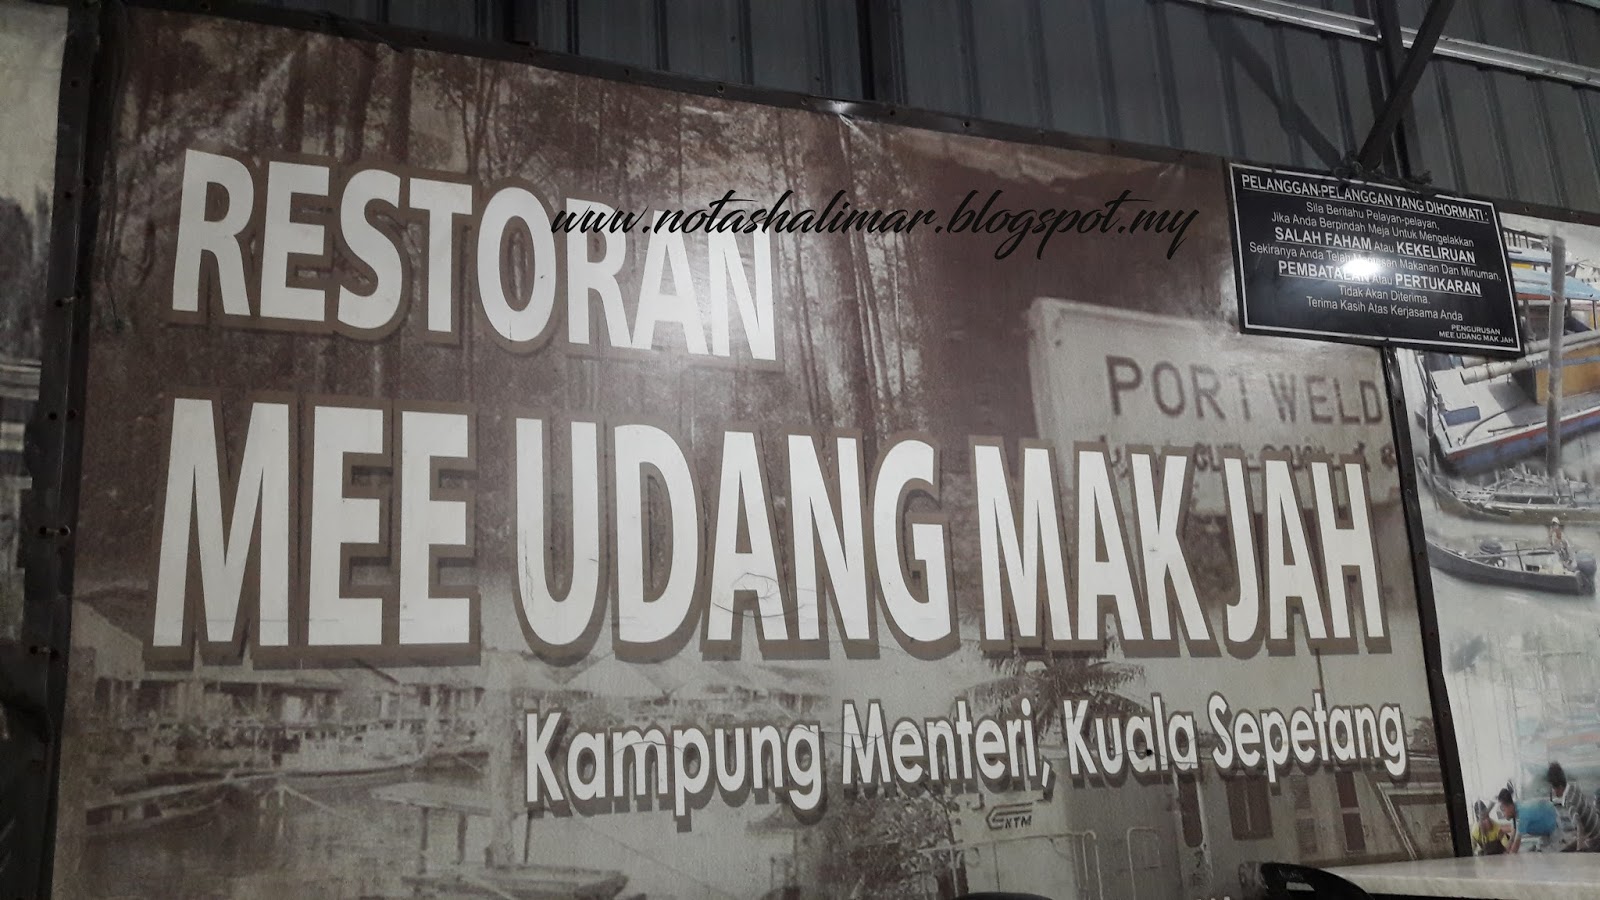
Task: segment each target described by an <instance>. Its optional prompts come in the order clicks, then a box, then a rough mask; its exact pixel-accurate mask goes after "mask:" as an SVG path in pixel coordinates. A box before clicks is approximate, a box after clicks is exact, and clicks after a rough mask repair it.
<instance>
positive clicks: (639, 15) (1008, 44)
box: [271, 0, 1600, 211]
mask: <svg viewBox="0 0 1600 900" xmlns="http://www.w3.org/2000/svg"><path fill="white" fill-rule="evenodd" d="M271 5H274V6H286V7H294V8H301V9H315V10H325V11H328V12H333V13H336V14H339V15H343V16H349V17H352V18H357V19H363V20H367V21H374V22H386V23H392V24H395V25H403V26H407V27H413V28H421V29H426V30H431V31H440V32H446V33H450V34H455V35H459V36H470V37H478V38H487V39H491V40H504V41H512V42H518V43H526V44H532V45H534V46H538V47H541V48H544V49H548V50H556V51H560V52H566V53H576V54H579V55H582V56H589V57H594V58H597V59H604V60H611V61H616V62H624V63H628V64H632V65H638V66H642V67H645V68H650V69H660V70H664V71H669V72H674V73H678V74H683V75H692V76H697V77H703V78H710V79H716V80H720V81H729V82H738V83H744V84H752V85H757V86H761V87H773V88H781V89H784V90H793V91H802V92H806V93H813V94H822V95H825V96H832V97H843V98H850V99H859V98H866V99H875V100H881V101H885V102H890V103H897V104H904V105H908V106H913V107H919V108H925V109H931V110H936V111H939V112H945V113H953V114H956V115H971V116H975V117H979V118H984V119H992V120H996V121H1001V122H1007V123H1012V124H1020V125H1028V126H1036V127H1040V128H1046V129H1050V130H1055V131H1065V132H1070V133H1073V134H1080V135H1086V136H1094V137H1106V138H1113V139H1117V140H1127V141H1137V142H1142V143H1149V144H1157V145H1165V146H1170V147H1179V148H1182V149H1186V150H1196V151H1201V152H1206V153H1216V154H1220V155H1223V156H1231V157H1236V158H1241V159H1248V160H1252V161H1257V162H1265V163H1280V164H1288V165H1296V166H1309V167H1312V168H1325V167H1331V166H1333V165H1335V164H1337V163H1338V162H1339V161H1340V159H1341V158H1342V157H1343V156H1344V154H1345V153H1347V152H1348V151H1350V150H1352V149H1354V148H1355V147H1357V146H1359V145H1360V144H1361V142H1362V139H1363V137H1364V136H1365V134H1366V132H1367V129H1368V128H1369V127H1370V126H1371V124H1372V119H1373V112H1372V111H1373V109H1374V108H1375V105H1376V103H1377V102H1378V100H1379V99H1380V98H1381V94H1382V88H1381V76H1380V74H1379V68H1378V45H1377V43H1376V42H1374V41H1372V40H1365V39H1359V38H1354V37H1344V36H1334V35H1330V34H1326V33H1322V32H1319V31H1316V30H1313V29H1311V28H1308V27H1300V26H1297V25H1293V24H1286V23H1282V22H1271V21H1266V20H1264V19H1261V18H1257V17H1253V16H1249V15H1243V14H1239V13H1236V12H1223V11H1218V10H1213V9H1208V8H1206V7H1205V6H1204V5H1203V4H1200V3H1197V2H1194V0H1050V2H1037V0H1035V2H1016V3H1004V4H993V5H984V4H978V3H974V2H972V0H930V2H918V3H915V4H902V3H899V2H891V0H865V2H855V0H776V2H748V0H720V2H693V3H684V2H670V0H601V2H584V3H581V4H580V3H572V2H567V0H474V2H470V3H469V2H461V3H454V2H451V3H445V2H438V0H278V2H275V3H272V4H271ZM1297 5H1301V6H1304V7H1306V8H1307V9H1306V15H1307V16H1308V17H1311V18H1316V16H1317V14H1320V13H1324V12H1328V13H1333V14H1336V15H1337V16H1339V17H1342V18H1340V19H1339V20H1338V21H1339V22H1340V23H1341V24H1345V25H1349V24H1352V23H1353V24H1354V25H1355V26H1356V27H1357V28H1361V27H1363V26H1362V22H1365V23H1366V26H1364V27H1366V28H1367V29H1368V31H1369V32H1370V20H1371V18H1372V7H1373V4H1372V2H1371V0H1319V2H1304V3H1301V4H1297ZM1426 5H1427V4H1426V3H1425V2H1424V0H1400V3H1399V6H1400V13H1401V20H1402V24H1403V25H1404V26H1405V27H1408V28H1415V27H1416V26H1417V25H1418V24H1419V23H1420V21H1421V18H1422V11H1423V10H1424V9H1425V7H1426ZM980 7H981V9H980ZM1291 14H1292V13H1291ZM1445 36H1446V38H1447V39H1459V40H1464V41H1472V42H1476V43H1479V44H1486V45H1489V46H1491V47H1496V48H1504V49H1507V50H1512V51H1516V52H1519V53H1525V54H1532V55H1534V56H1538V57H1546V58H1549V59H1552V60H1556V61H1559V62H1561V63H1566V64H1570V65H1574V66H1578V67H1596V66H1600V9H1596V8H1594V7H1593V6H1591V5H1586V4H1580V3H1576V2H1571V0H1464V2H1460V3H1457V4H1456V8H1455V11H1454V12H1453V13H1452V15H1451V17H1450V19H1449V21H1448V23H1447V27H1446V28H1445ZM863 38H865V40H863ZM869 67H870V68H869ZM1587 75H1588V76H1590V81H1589V85H1590V86H1588V87H1585V86H1583V85H1580V84H1577V83H1575V82H1572V81H1558V80H1553V79H1547V78H1536V77H1529V76H1528V75H1526V74H1522V73H1519V72H1514V71H1508V70H1505V69H1500V68H1491V67H1486V66H1479V65H1472V64H1468V63H1465V62H1459V61H1454V60H1450V59H1445V58H1435V60H1434V62H1433V64H1432V65H1431V66H1430V67H1429V70H1428V71H1427V72H1426V73H1425V74H1424V76H1423V80H1422V83H1421V84H1420V85H1419V86H1418V88H1417V92H1416V96H1415V98H1414V105H1413V109H1414V111H1415V115H1416V123H1417V124H1416V133H1415V135H1414V137H1415V144H1414V146H1413V147H1412V151H1411V157H1412V163H1413V166H1414V168H1415V169H1416V170H1417V171H1418V172H1422V171H1428V172H1431V173H1432V176H1433V181H1434V183H1435V184H1437V185H1439V186H1440V187H1443V188H1448V189H1451V190H1456V191H1465V192H1470V193H1478V194H1484V195H1488V196H1492V197H1501V198H1509V199H1514V200H1519V201H1523V202H1527V203H1540V204H1547V205H1555V206H1565V207H1570V208H1574V209H1582V210H1592V211H1600V144H1597V142H1596V135H1597V134H1600V132H1597V130H1596V128H1595V125H1596V123H1600V87H1596V86H1597V85H1600V71H1595V70H1592V69H1589V70H1587ZM1575 77H1579V78H1581V77H1583V73H1582V72H1579V73H1576V76H1575Z"/></svg>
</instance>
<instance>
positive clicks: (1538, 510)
mask: <svg viewBox="0 0 1600 900" xmlns="http://www.w3.org/2000/svg"><path fill="white" fill-rule="evenodd" d="M1418 466H1419V468H1420V469H1422V470H1423V471H1426V472H1427V473H1428V475H1429V478H1430V480H1431V481H1432V484H1433V489H1434V495H1435V496H1436V497H1438V499H1439V501H1440V502H1441V503H1442V504H1444V505H1446V506H1448V507H1450V508H1452V509H1453V510H1455V511H1458V512H1462V513H1465V514H1467V515H1471V516H1477V517H1479V518H1483V519H1500V520H1504V521H1512V522H1536V523H1541V524H1542V523H1545V522H1549V521H1550V520H1551V519H1553V518H1559V519H1561V520H1562V521H1563V522H1595V521H1600V491H1596V490H1595V487H1594V485H1591V484H1589V483H1588V482H1585V481H1576V480H1573V479H1570V478H1560V479H1555V480H1552V479H1550V478H1548V477H1546V476H1544V475H1543V474H1540V473H1536V472H1530V471H1528V470H1526V469H1525V468H1522V467H1518V468H1516V469H1513V470H1511V471H1509V472H1506V473H1504V474H1502V475H1501V476H1500V477H1498V478H1496V479H1495V480H1494V481H1492V482H1490V483H1488V484H1481V485H1479V484H1466V483H1461V482H1456V481H1452V480H1451V479H1450V478H1449V477H1447V476H1445V475H1443V474H1441V473H1439V472H1438V471H1437V470H1436V469H1434V468H1432V467H1429V466H1426V464H1425V462H1424V461H1423V460H1420V459H1419V460H1418Z"/></svg>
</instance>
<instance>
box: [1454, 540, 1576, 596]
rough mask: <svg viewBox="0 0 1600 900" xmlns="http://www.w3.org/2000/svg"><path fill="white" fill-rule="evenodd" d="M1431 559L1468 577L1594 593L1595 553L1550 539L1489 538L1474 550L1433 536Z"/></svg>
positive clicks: (1553, 590) (1555, 590)
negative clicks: (1575, 548) (1447, 542)
mask: <svg viewBox="0 0 1600 900" xmlns="http://www.w3.org/2000/svg"><path fill="white" fill-rule="evenodd" d="M1428 562H1429V563H1430V564H1431V565H1432V566H1433V567H1434V568H1436V569H1439V570H1440V571H1442V572H1448V573H1449V574H1451V575H1455V576H1457V577H1458V578H1464V579H1466V580H1468V581H1479V582H1484V583H1486V584H1503V585H1506V586H1508V587H1519V588H1526V589H1528V590H1534V591H1546V592H1549V593H1556V594H1592V593H1594V575H1595V558H1594V556H1593V555H1592V554H1590V553H1581V552H1580V553H1573V552H1571V551H1568V550H1565V549H1563V548H1561V547H1558V546H1556V545H1553V544H1549V543H1545V544H1540V543H1534V542H1530V541H1504V542H1502V541H1495V540H1486V541H1483V542H1482V543H1480V544H1479V545H1478V547H1477V548H1476V549H1474V550H1462V549H1458V548H1454V547H1447V546H1445V545H1444V544H1441V543H1438V542H1436V541H1435V540H1434V539H1433V538H1429V539H1428Z"/></svg>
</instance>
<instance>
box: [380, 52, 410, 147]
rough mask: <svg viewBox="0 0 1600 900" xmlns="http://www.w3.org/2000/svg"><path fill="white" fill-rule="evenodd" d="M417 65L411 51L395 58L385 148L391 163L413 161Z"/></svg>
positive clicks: (400, 53) (401, 53)
mask: <svg viewBox="0 0 1600 900" xmlns="http://www.w3.org/2000/svg"><path fill="white" fill-rule="evenodd" d="M415 65H416V62H415V59H414V57H413V56H412V54H411V51H409V50H402V51H400V52H399V53H397V54H395V58H394V67H393V68H394V90H393V91H392V92H391V93H390V95H389V98H390V100H389V104H390V105H389V129H388V130H389V133H388V136H387V139H386V143H387V146H386V147H385V148H384V153H385V155H386V156H387V157H388V158H389V161H390V162H395V163H406V162H410V161H411V76H412V71H413V69H414V67H415Z"/></svg>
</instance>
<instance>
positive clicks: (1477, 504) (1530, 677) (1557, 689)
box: [1400, 214, 1600, 848]
mask: <svg viewBox="0 0 1600 900" xmlns="http://www.w3.org/2000/svg"><path fill="white" fill-rule="evenodd" d="M1501 225H1502V230H1503V232H1504V235H1505V241H1506V248H1507V256H1508V259H1509V262H1510V263H1511V272H1512V276H1513V281H1514V285H1515V291H1514V294H1515V297H1516V301H1517V305H1518V311H1519V315H1520V316H1521V318H1522V334H1523V344H1524V346H1523V350H1524V353H1523V355H1521V356H1520V357H1518V358H1515V359H1510V360H1488V359H1482V358H1476V357H1468V356H1461V355H1457V354H1443V353H1412V352H1401V353H1400V364H1401V365H1400V368H1401V375H1402V380H1403V384H1404V390H1405V401H1406V406H1407V410H1408V414H1409V419H1410V421H1409V426H1410V429H1411V435H1412V445H1413V451H1414V453H1415V455H1416V466H1417V478H1418V481H1419V489H1420V495H1421V505H1422V518H1423V523H1424V526H1425V530H1426V532H1427V543H1428V560H1429V563H1430V568H1431V574H1432V584H1433V594H1434V602H1435V604H1436V607H1437V610H1438V618H1439V629H1440V634H1441V642H1442V650H1443V656H1444V665H1445V672H1446V683H1447V689H1448V692H1449V694H1450V703H1451V711H1452V713H1453V715H1454V717H1455V722H1456V735H1455V737H1456V742H1457V745H1458V748H1459V751H1460V754H1461V760H1462V767H1463V774H1464V778H1465V780H1466V788H1467V794H1468V801H1469V805H1470V804H1471V803H1472V801H1478V802H1482V803H1484V804H1485V806H1486V807H1487V808H1488V809H1489V810H1490V811H1491V814H1493V811H1494V810H1495V809H1497V808H1498V804H1497V802H1496V798H1497V797H1498V796H1499V795H1500V792H1501V791H1505V790H1509V791H1510V792H1511V793H1512V795H1513V796H1514V797H1516V798H1517V800H1518V802H1519V803H1523V802H1525V798H1526V799H1527V800H1531V798H1535V797H1539V796H1545V795H1547V794H1548V791H1549V786H1548V785H1547V784H1546V783H1545V780H1546V773H1547V770H1548V769H1549V766H1550V764H1551V763H1557V764H1559V765H1560V766H1561V767H1562V769H1563V770H1564V771H1565V772H1566V774H1567V776H1568V778H1569V779H1570V780H1571V782H1572V783H1573V784H1575V785H1577V786H1578V788H1579V789H1581V790H1584V791H1587V792H1593V791H1594V790H1595V789H1596V788H1600V658H1597V656H1596V654H1595V653H1594V652H1593V647H1594V646H1595V642H1596V640H1597V639H1600V600H1597V597H1596V593H1595V569H1596V562H1595V561H1596V555H1597V554H1600V430H1597V428H1600V228H1595V227H1592V226H1587V225H1578V224H1573V223H1566V222H1557V221H1551V220H1546V219H1538V218H1532V217H1527V216H1518V215H1506V214H1502V215H1501ZM1508 808H1509V807H1508ZM1534 837H1545V838H1546V843H1550V842H1559V838H1558V837H1550V836H1534ZM1538 844H1539V841H1538V840H1525V841H1524V842H1523V847H1524V848H1529V847H1532V846H1537V845H1538Z"/></svg>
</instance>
